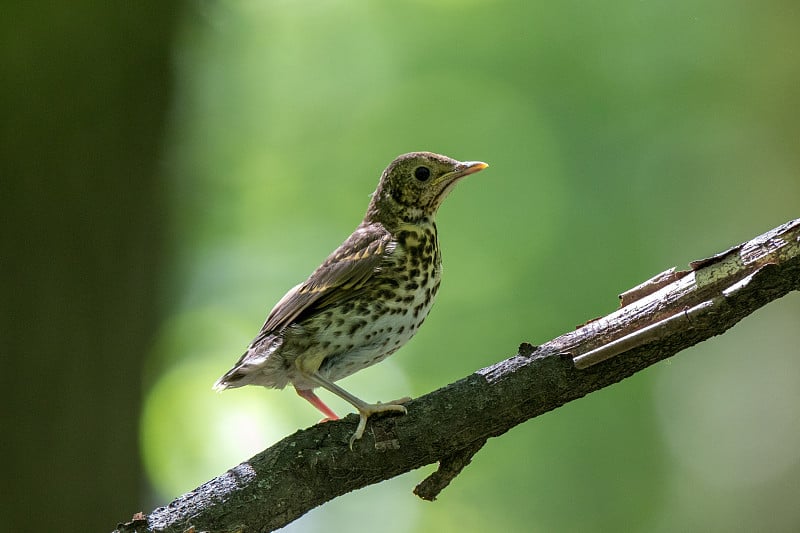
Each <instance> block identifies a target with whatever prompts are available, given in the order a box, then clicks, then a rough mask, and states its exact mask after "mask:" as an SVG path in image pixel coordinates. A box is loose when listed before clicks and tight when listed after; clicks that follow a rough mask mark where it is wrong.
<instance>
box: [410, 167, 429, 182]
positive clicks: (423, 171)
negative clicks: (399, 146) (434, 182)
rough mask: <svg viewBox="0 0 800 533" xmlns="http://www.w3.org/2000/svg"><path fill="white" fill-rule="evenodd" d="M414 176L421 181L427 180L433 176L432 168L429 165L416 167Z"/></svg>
mask: <svg viewBox="0 0 800 533" xmlns="http://www.w3.org/2000/svg"><path fill="white" fill-rule="evenodd" d="M414 177H415V178H417V179H418V180H419V181H427V180H428V178H430V177H431V169H429V168H428V167H417V168H415V169H414Z"/></svg>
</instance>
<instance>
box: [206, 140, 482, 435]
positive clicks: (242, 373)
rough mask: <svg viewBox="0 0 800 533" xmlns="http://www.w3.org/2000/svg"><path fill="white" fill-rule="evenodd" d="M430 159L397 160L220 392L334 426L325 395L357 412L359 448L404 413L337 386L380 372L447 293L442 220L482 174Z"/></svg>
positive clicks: (470, 165) (471, 164) (474, 167)
mask: <svg viewBox="0 0 800 533" xmlns="http://www.w3.org/2000/svg"><path fill="white" fill-rule="evenodd" d="M487 166H488V165H487V164H486V163H482V162H479V161H468V162H459V161H455V160H453V159H450V158H449V157H445V156H442V155H438V154H433V153H430V152H413V153H409V154H404V155H401V156H399V157H398V158H397V159H395V160H394V161H392V163H391V164H390V165H389V166H388V167H387V168H386V170H384V171H383V174H382V175H381V178H380V181H379V183H378V188H377V189H376V190H375V192H374V193H373V195H372V200H371V201H370V204H369V207H368V208H367V213H366V215H365V216H364V220H363V221H362V222H361V224H359V226H358V227H357V228H356V230H355V231H354V232H353V234H352V235H350V237H348V238H347V240H345V241H344V243H342V245H341V246H339V248H337V249H336V250H334V252H333V253H332V254H331V255H330V256H328V258H327V259H326V260H325V262H323V263H322V265H321V266H320V267H319V268H317V269H316V270H315V271H314V272H313V273H312V274H311V276H310V277H309V278H308V279H307V280H306V281H304V282H303V283H300V284H299V285H297V286H296V287H294V288H293V289H291V290H290V291H289V292H288V293H286V295H285V296H284V297H283V298H281V300H280V301H279V302H278V303H277V304H276V305H275V307H274V308H273V309H272V311H271V312H270V314H269V316H268V317H267V320H266V322H265V323H264V326H263V327H262V328H261V332H260V333H259V334H258V336H257V337H256V338H255V339H254V340H253V342H252V343H251V344H250V346H249V347H248V349H247V351H246V352H245V353H244V355H243V356H242V357H241V358H240V359H239V361H238V362H237V363H236V365H234V367H233V368H232V369H231V370H229V371H228V372H227V373H226V374H225V375H224V376H222V377H221V378H220V379H219V380H218V381H217V382H216V384H215V385H214V388H215V389H216V390H224V389H227V388H233V387H241V386H243V385H261V386H264V387H272V388H277V389H282V388H283V387H285V386H286V385H288V384H290V383H291V384H292V385H293V386H294V388H295V389H296V390H297V393H298V394H299V395H300V396H301V397H303V398H305V399H306V400H308V401H309V402H310V403H311V404H312V405H314V407H316V408H317V409H319V410H320V411H321V412H322V413H323V414H324V415H325V417H326V419H329V420H336V419H337V418H338V417H337V416H336V414H335V413H334V412H333V411H332V410H331V409H330V408H329V407H328V406H327V405H325V404H324V403H323V402H322V400H321V399H320V398H319V397H318V396H317V395H316V394H315V393H314V388H316V387H322V388H324V389H327V390H328V391H330V392H332V393H333V394H336V395H337V396H339V397H341V398H343V399H344V400H346V401H348V402H349V403H351V404H352V405H353V407H355V408H356V409H357V410H358V413H359V415H360V420H359V424H358V428H357V429H356V431H355V433H354V434H353V436H352V437H351V439H350V447H351V448H352V446H353V442H354V441H355V440H356V439H360V438H361V436H362V435H363V433H364V429H365V427H366V423H367V419H368V418H369V416H370V415H372V414H375V413H380V412H385V411H394V412H399V413H403V414H405V413H406V408H405V407H404V406H403V405H401V402H403V401H406V400H407V399H403V400H398V401H395V402H390V403H375V404H370V403H366V402H364V401H363V400H360V399H359V398H356V397H355V396H353V395H352V394H350V393H349V392H347V391H346V390H344V389H342V388H341V387H339V386H338V385H336V384H335V383H334V382H335V381H338V380H340V379H342V378H344V377H347V376H349V375H351V374H353V373H354V372H357V371H358V370H361V369H362V368H366V367H368V366H370V365H374V364H375V363H378V362H380V361H382V360H383V359H385V358H386V357H388V356H389V355H391V354H392V353H394V352H395V351H396V350H397V349H398V348H400V347H401V346H402V345H403V344H405V343H406V342H407V341H408V340H409V339H410V338H411V337H412V336H413V335H414V333H416V331H417V329H418V328H419V327H420V325H421V324H422V322H423V320H425V317H426V316H427V314H428V311H429V310H430V308H431V305H432V304H433V300H434V297H435V296H436V292H437V290H438V289H439V280H440V274H441V254H440V252H439V242H438V240H437V233H436V223H435V222H434V217H435V215H436V210H437V209H438V208H439V206H440V205H441V203H442V201H443V200H444V199H445V197H446V196H447V194H448V193H449V192H450V191H451V190H452V189H453V187H454V186H455V184H456V182H458V181H459V180H460V179H461V178H463V177H464V176H467V175H469V174H472V173H474V172H478V171H479V170H483V169H484V168H486V167H487Z"/></svg>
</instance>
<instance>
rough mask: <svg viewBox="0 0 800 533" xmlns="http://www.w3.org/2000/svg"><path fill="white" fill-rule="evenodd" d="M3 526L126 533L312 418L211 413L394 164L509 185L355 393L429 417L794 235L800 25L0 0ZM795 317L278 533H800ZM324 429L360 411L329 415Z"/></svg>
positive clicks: (695, 352)
mask: <svg viewBox="0 0 800 533" xmlns="http://www.w3.org/2000/svg"><path fill="white" fill-rule="evenodd" d="M3 10H4V16H3V17H2V18H1V19H0V24H1V25H2V27H3V31H2V33H1V34H0V35H2V37H0V38H2V46H0V54H1V57H2V69H3V73H4V74H3V76H2V78H3V82H2V84H0V101H2V106H3V108H4V109H3V117H2V119H1V120H0V131H2V139H1V140H2V143H1V144H0V153H2V167H3V170H2V175H0V187H1V188H0V193H1V196H0V198H1V199H2V206H3V224H2V228H1V229H0V231H1V232H2V234H1V235H2V247H3V249H4V252H3V254H2V257H0V268H2V275H1V276H0V278H2V279H1V280H0V282H1V283H2V284H3V294H2V297H0V312H2V330H0V341H1V342H2V357H3V362H4V366H5V367H6V370H5V371H4V372H3V375H2V384H3V389H4V392H5V394H4V401H3V402H2V405H3V428H4V431H3V433H4V436H3V439H2V441H1V442H2V445H0V446H2V447H1V448H0V450H2V453H1V454H0V456H2V458H3V462H4V476H3V484H4V486H5V487H4V489H3V493H4V495H5V497H4V498H2V503H0V509H2V515H1V516H0V523H2V524H4V528H6V527H7V528H8V530H9V531H45V530H47V531H49V530H59V531H89V530H100V531H103V530H110V529H111V528H112V527H113V526H114V525H115V524H116V523H117V522H119V521H124V520H127V519H129V518H130V515H131V514H132V513H134V512H136V511H140V510H143V511H148V510H150V509H151V508H153V507H155V506H157V505H161V504H164V503H166V502H168V501H169V500H171V499H172V498H174V497H176V496H178V495H179V494H182V493H184V492H186V491H188V490H191V489H193V488H194V487H195V486H197V485H198V484H200V483H202V482H203V481H205V480H207V479H209V478H211V477H213V476H215V475H217V474H219V473H221V472H223V471H224V470H226V469H227V468H229V467H231V466H233V465H235V464H237V463H239V462H241V461H244V460H246V459H248V458H249V457H250V456H251V455H253V454H255V453H256V452H258V451H260V450H261V449H263V448H265V447H267V446H269V445H270V444H272V443H274V442H276V441H277V440H279V439H281V438H282V437H283V436H285V435H287V434H289V433H291V432H293V431H295V430H296V429H298V428H302V427H306V426H308V425H311V424H314V423H315V422H317V420H318V419H319V414H318V413H317V412H316V411H315V410H314V409H313V408H311V407H310V406H309V405H307V404H306V403H305V402H304V401H302V400H301V399H299V398H297V397H296V395H294V394H293V393H292V392H291V391H283V392H277V391H266V390H259V389H255V388H254V389H253V390H249V389H240V390H235V391H229V392H226V393H224V394H222V395H218V394H216V393H213V392H212V391H211V384H212V383H213V382H214V380H215V379H216V378H217V377H218V376H219V375H221V374H222V373H223V372H224V371H226V370H227V369H228V368H229V367H230V365H231V364H232V363H233V362H234V361H235V360H236V358H237V357H238V356H239V355H240V354H241V352H242V351H243V349H244V347H245V346H246V344H247V343H248V342H249V341H250V339H251V338H252V337H253V336H254V335H255V333H256V332H257V330H258V329H259V327H260V326H261V324H262V322H263V319H264V317H265V316H266V314H267V312H268V311H269V309H270V308H271V306H272V304H273V303H274V302H276V301H277V300H278V299H279V298H280V297H281V296H282V295H283V293H284V292H285V291H286V290H287V289H288V288H290V287H292V286H293V285H294V284H296V283H297V282H299V281H301V280H302V279H304V278H305V276H307V275H308V274H309V273H310V272H311V270H312V269H313V268H314V267H315V266H316V265H317V264H318V263H319V262H320V261H321V260H322V259H323V258H324V257H325V256H326V255H327V253H328V252H329V251H331V250H332V249H333V248H334V247H335V246H337V245H338V244H339V243H340V242H341V240H342V239H343V238H344V237H345V236H347V235H348V234H349V233H350V231H352V229H353V228H354V227H355V225H356V224H357V223H358V222H359V220H360V218H361V216H362V214H363V211H364V209H365V207H366V204H367V202H368V199H369V193H370V192H372V190H373V189H374V187H375V184H376V182H377V178H378V176H379V173H380V171H381V170H382V169H383V168H384V167H385V166H386V164H388V163H389V162H390V161H391V160H392V159H393V158H394V157H395V156H396V155H398V154H400V153H403V152H407V151H412V150H432V151H436V152H440V153H444V154H447V155H450V156H452V157H455V158H458V159H480V160H484V161H487V162H489V163H490V164H491V167H490V168H489V169H488V170H486V171H485V172H482V173H481V174H478V175H476V176H472V177H470V178H469V179H467V180H465V181H464V182H462V183H461V184H460V185H459V186H458V188H457V189H456V190H455V191H454V192H453V194H452V195H451V196H450V198H449V199H448V201H447V202H446V203H445V205H444V207H443V209H442V210H441V212H440V216H439V219H438V220H439V228H440V239H441V242H442V248H443V254H444V264H445V271H444V281H443V285H442V289H441V292H440V294H439V297H438V302H437V305H436V307H435V308H434V311H433V312H432V314H431V316H430V317H429V319H428V320H427V321H426V325H425V327H424V328H423V329H422V330H421V332H420V333H419V334H418V335H417V337H416V338H415V339H414V340H413V341H412V342H411V343H409V345H408V346H407V347H405V348H404V349H403V350H401V351H400V352H398V353H397V354H396V355H395V356H394V357H392V358H390V359H389V360H388V361H386V362H384V363H382V364H381V365H378V366H376V367H373V368H371V369H368V370H365V371H363V372H361V373H360V374H358V375H355V376H353V377H351V378H349V379H347V380H346V381H344V382H343V384H344V385H345V386H346V387H348V388H349V389H351V390H353V391H354V392H356V393H357V394H358V395H359V396H362V397H364V398H366V399H371V400H378V399H384V400H385V399H390V398H395V397H399V396H403V395H411V396H418V395H421V394H424V393H426V392H429V391H431V390H433V389H435V388H438V387H440V386H443V385H446V384H447V383H450V382H452V381H454V380H456V379H458V378H460V377H463V376H465V375H467V374H469V373H471V372H473V371H474V370H476V369H478V368H481V367H484V366H488V365H490V364H492V363H494V362H496V361H498V360H500V359H502V358H505V357H507V356H509V355H511V354H513V353H514V351H515V347H516V346H517V345H518V344H519V343H520V342H522V341H528V342H531V343H534V344H535V343H540V342H543V341H546V340H549V339H550V338H552V337H554V336H556V335H558V334H561V333H563V332H565V331H568V330H570V329H571V328H573V327H574V326H575V325H577V324H580V323H583V322H585V321H586V320H588V319H591V318H593V317H596V316H600V315H603V314H605V313H608V312H610V311H612V310H613V309H614V308H615V307H616V305H617V304H616V295H617V294H618V293H620V292H622V291H624V290H626V289H628V288H630V287H632V286H634V285H636V284H638V283H640V282H641V281H643V280H645V279H647V278H649V277H651V276H652V275H654V274H656V273H658V272H660V271H662V270H664V269H666V268H668V267H671V266H679V267H683V266H685V265H686V263H687V262H688V261H690V260H693V259H700V258H702V257H706V256H709V255H712V254H714V253H716V252H718V251H721V250H723V249H725V248H726V247H728V246H730V245H733V244H736V243H738V242H740V241H743V240H746V239H748V238H750V237H753V236H755V235H757V234H759V233H762V232H763V231H766V230H768V229H770V228H772V227H774V226H777V225H779V224H780V223H783V222H785V221H786V220H789V219H791V218H796V217H798V216H800V150H798V144H799V141H800V125H798V124H800V110H799V109H798V105H797V102H798V91H800V68H798V66H799V65H800V32H798V30H797V29H798V27H800V5H799V4H798V3H797V2H794V1H791V0H784V1H779V0H769V1H764V2H757V3H756V2H742V1H721V0H717V1H713V0H700V1H697V0H695V1H676V2H653V1H618V2H578V1H565V2H528V1H499V0H497V1H492V0H465V1H455V0H440V1H429V2H423V1H411V2H408V1H403V2H372V3H365V2H347V1H344V0H328V1H323V0H317V1H308V2H288V1H277V0H275V1H267V0H264V1H255V0H251V1H231V2H211V1H202V2H201V1H189V2H184V3H182V4H172V3H161V2H156V1H143V2H136V3H108V4H101V3H92V2H74V3H63V4H57V3H54V4H40V3H27V2H25V3H23V2H10V3H8V4H7V5H5V6H4V8H3ZM798 324H800V298H798V296H797V294H792V295H789V296H787V297H786V298H784V299H783V300H781V301H778V302H774V303H772V304H770V305H769V306H768V307H766V308H765V309H763V310H761V311H759V312H758V313H756V314H755V315H754V316H752V317H749V318H748V319H746V320H745V321H743V322H742V323H741V324H739V325H738V326H736V327H735V328H734V329H733V330H731V331H730V332H728V333H727V334H725V335H724V336H722V337H720V338H717V339H714V340H711V341H709V342H706V343H703V344H702V345H699V346H697V347H695V348H693V349H691V350H688V351H686V352H684V353H682V354H680V355H678V356H677V357H675V358H674V359H673V360H671V361H668V362H665V363H661V364H659V365H657V366H655V367H653V368H650V369H648V370H647V371H645V372H642V373H640V374H637V375H636V376H634V377H633V378H631V379H628V380H626V381H625V382H622V383H620V384H618V385H615V386H613V387H611V388H609V389H606V390H603V391H600V392H598V393H595V394H593V395H591V396H590V397H587V398H585V399H582V400H580V401H578V402H574V403H571V404H569V405H567V406H564V407H563V408H561V409H558V410H557V411H555V412H552V413H549V414H547V415H546V416H543V417H541V418H538V419H536V420H533V421H530V422H529V423H526V424H524V425H522V426H520V427H517V428H515V429H514V430H513V431H511V432H509V433H508V434H506V435H504V436H502V437H500V438H497V439H492V440H491V441H490V442H489V443H488V444H487V446H486V447H485V448H484V449H483V450H482V451H481V452H480V453H479V454H478V455H477V456H476V458H475V459H474V462H473V464H472V465H470V466H469V467H468V468H467V469H466V470H465V471H464V472H463V473H462V474H461V475H460V476H459V477H458V478H457V479H456V481H455V482H454V483H453V484H452V485H451V486H450V487H448V488H447V489H446V491H445V492H443V493H442V495H441V497H440V499H439V500H438V501H437V502H436V503H432V504H431V503H426V502H422V501H420V500H418V499H417V498H415V497H414V496H412V495H411V492H410V491H411V489H412V488H413V486H414V485H415V484H416V483H417V482H418V481H419V480H421V479H422V478H423V477H425V475H426V474H427V473H428V472H429V471H430V470H431V469H432V468H433V467H432V466H430V467H428V468H426V469H424V470H425V471H419V472H412V473H409V474H406V475H404V476H402V477H400V478H397V479H394V480H391V481H389V482H386V483H383V484H381V485H378V486H374V487H370V488H367V489H364V490H361V491H358V492H355V493H352V494H349V495H347V496H345V497H343V498H339V499H338V500H336V501H334V502H331V503H329V504H327V505H325V506H323V507H321V508H319V509H316V510H314V511H312V512H311V513H309V514H308V515H306V516H304V517H303V518H302V519H300V520H299V521H297V522H295V523H294V524H292V525H291V526H289V527H288V528H286V530H287V531H298V532H300V531H302V532H315V531H344V530H347V531H352V532H358V531H379V532H397V533H404V532H417V531H487V530H497V529H500V528H502V529H503V530H508V531H655V532H670V531H753V530H761V531H796V530H797V527H798V524H800V507H799V506H798V505H797V501H798V499H800V411H799V409H800V359H798V357H797V355H798V345H800V328H798ZM322 394H323V395H324V396H325V399H326V401H327V400H328V399H330V404H331V405H332V406H333V407H334V409H336V410H338V411H340V412H342V413H346V412H348V410H349V407H348V406H347V405H346V404H343V403H342V402H340V401H338V400H337V399H335V398H329V396H328V395H325V393H324V392H323V393H322Z"/></svg>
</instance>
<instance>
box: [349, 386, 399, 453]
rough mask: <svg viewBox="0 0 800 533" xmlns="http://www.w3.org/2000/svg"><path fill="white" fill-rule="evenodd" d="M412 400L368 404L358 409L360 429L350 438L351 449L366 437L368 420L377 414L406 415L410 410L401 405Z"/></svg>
mask: <svg viewBox="0 0 800 533" xmlns="http://www.w3.org/2000/svg"><path fill="white" fill-rule="evenodd" d="M409 400H411V398H401V399H399V400H396V401H393V402H388V403H380V402H378V403H367V404H364V405H361V406H360V407H359V408H358V416H359V420H358V427H357V428H356V431H355V433H353V436H352V437H350V449H351V450H352V449H353V443H354V442H355V441H357V440H358V439H360V438H361V437H362V436H363V435H364V430H365V429H366V428H367V419H368V418H369V417H370V416H372V415H374V414H376V413H387V412H394V413H400V414H403V415H404V414H406V413H407V412H408V410H407V409H406V408H405V407H404V406H403V405H400V404H402V403H405V402H407V401H409Z"/></svg>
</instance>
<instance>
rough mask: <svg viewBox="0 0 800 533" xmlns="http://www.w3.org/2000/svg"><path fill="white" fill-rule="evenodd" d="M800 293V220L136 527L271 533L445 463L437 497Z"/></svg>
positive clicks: (321, 427) (426, 487) (325, 432)
mask: <svg viewBox="0 0 800 533" xmlns="http://www.w3.org/2000/svg"><path fill="white" fill-rule="evenodd" d="M798 289H800V219H797V220H794V221H791V222H788V223H786V224H784V225H782V226H780V227H778V228H775V229H773V230H772V231H769V232H767V233H765V234H764V235H761V236H759V237H756V238H755V239H753V240H751V241H748V242H746V243H742V244H740V245H738V246H736V247H734V248H731V249H729V250H727V251H725V252H722V253H720V254H717V255H715V256H713V257H711V258H708V259H704V260H701V261H695V262H693V263H692V264H691V265H690V269H689V270H685V271H676V270H674V269H671V270H668V271H666V272H664V273H662V274H659V275H658V276H656V277H654V278H652V279H651V280H649V281H647V282H645V283H643V284H641V285H639V286H637V287H635V288H634V289H631V290H630V291H627V292H626V293H624V294H623V295H621V296H620V298H621V301H622V302H621V303H622V306H621V307H620V309H619V310H617V311H615V312H614V313H611V314H610V315H608V316H606V317H603V318H600V319H598V320H594V321H592V322H589V323H587V324H585V325H584V326H582V327H580V328H578V329H577V330H575V331H572V332H569V333H566V334H564V335H562V336H560V337H558V338H556V339H553V340H551V341H550V342H548V343H546V344H543V345H541V346H538V347H534V346H532V345H530V344H527V343H523V344H522V345H521V346H520V347H519V349H518V350H517V353H516V354H515V355H513V356H512V357H510V358H509V359H506V360H504V361H501V362H499V363H497V364H495V365H493V366H491V367H488V368H484V369H481V370H478V371H476V372H475V373H473V374H471V375H469V376H467V377H465V378H463V379H461V380H459V381H457V382H455V383H452V384H450V385H448V386H446V387H443V388H441V389H439V390H436V391H434V392H431V393H429V394H426V395H425V396H422V397H420V398H417V399H415V400H413V401H411V402H409V403H408V404H406V406H407V407H408V414H407V415H406V416H374V417H373V418H370V421H369V424H368V426H367V432H366V433H365V434H364V438H363V439H362V440H361V441H358V442H357V443H356V445H355V451H351V450H350V448H349V447H348V439H349V437H350V435H351V434H352V432H353V429H354V427H355V424H356V423H357V421H358V417H357V416H356V415H350V416H348V417H346V418H345V419H343V420H340V421H337V422H328V423H324V424H318V425H316V426H313V427H311V428H308V429H305V430H301V431H298V432H296V433H295V434H293V435H290V436H288V437H286V438H285V439H283V440H282V441H280V442H278V443H277V444H275V445H274V446H272V447H270V448H268V449H266V450H264V451H263V452H261V453H259V454H258V455H256V456H254V457H252V458H251V459H250V460H248V461H245V462H244V463H242V464H240V465H238V466H236V467H234V468H232V469H231V470H229V471H228V472H226V473H224V474H222V475H221V476H219V477H217V478H215V479H212V480H211V481H208V482H207V483H205V484H203V485H202V486H200V487H198V488H197V489H195V490H194V491H192V492H190V493H188V494H184V495H183V496H180V497H179V498H177V499H176V500H175V501H173V502H172V503H170V504H169V505H167V506H166V507H161V508H158V509H156V510H154V511H153V512H152V513H150V514H149V515H147V516H145V515H142V514H137V515H136V516H134V519H133V520H131V521H130V522H127V523H125V524H120V525H119V526H118V529H117V530H116V531H118V532H120V533H123V532H134V531H135V532H138V533H143V532H162V531H163V532H175V533H179V532H185V531H197V532H198V533H199V532H201V531H213V532H218V531H219V532H222V531H224V532H231V531H271V530H274V529H277V528H280V527H282V526H285V525H286V524H288V523H290V522H292V521H293V520H295V519H297V518H298V517H300V516H302V515H303V514H305V513H306V512H308V511H309V510H311V509H313V508H314V507H317V506H318V505H321V504H323V503H325V502H327V501H329V500H332V499H334V498H336V497H337V496H340V495H342V494H345V493H347V492H350V491H352V490H356V489H359V488H361V487H365V486H367V485H371V484H373V483H378V482H380V481H383V480H385V479H389V478H392V477H394V476H397V475H399V474H402V473H405V472H408V471H411V470H414V469H416V468H419V467H421V466H424V465H427V464H431V463H435V462H439V470H437V471H436V472H435V473H434V474H432V475H431V476H429V478H428V479H426V480H425V481H423V482H422V483H420V485H418V487H417V488H416V489H415V492H416V493H417V494H418V495H419V496H420V497H422V498H425V499H428V500H433V499H435V498H436V496H437V494H438V493H439V492H440V491H441V490H442V489H443V488H444V487H446V486H447V484H448V483H450V481H452V479H453V478H455V476H457V475H458V473H459V472H461V470H462V468H464V466H466V465H467V464H468V463H469V462H470V460H472V458H473V456H474V455H475V454H476V453H477V452H478V451H479V450H480V448H481V447H482V446H483V444H484V443H485V442H486V440H487V439H488V438H491V437H496V436H498V435H502V434H503V433H505V432H506V431H508V430H509V429H511V428H512V427H514V426H516V425H518V424H521V423H522V422H525V421H526V420H529V419H530V418H533V417H535V416H538V415H540V414H542V413H545V412H547V411H550V410H552V409H555V408H557V407H559V406H561V405H563V404H565V403H567V402H569V401H572V400H575V399H577V398H580V397H582V396H585V395H586V394H589V393H591V392H594V391H596V390H599V389H601V388H603V387H606V386H608V385H611V384H613V383H616V382H618V381H620V380H622V379H624V378H626V377H628V376H631V375H632V374H634V373H636V372H638V371H640V370H642V369H644V368H646V367H648V366H650V365H652V364H654V363H656V362H658V361H661V360H663V359H666V358H668V357H671V356H673V355H675V354H676V353H678V352H680V351H681V350H684V349H686V348H688V347H690V346H693V345H695V344H697V343H699V342H701V341H704V340H706V339H708V338H710V337H713V336H715V335H719V334H721V333H724V332H725V331H726V330H728V329H729V328H730V327H732V326H733V325H734V324H736V323H737V322H738V321H739V320H741V319H742V318H744V317H745V316H747V315H749V314H750V313H752V312H753V311H755V310H756V309H758V308H759V307H762V306H763V305H765V304H767V303H768V302H770V301H772V300H775V299H777V298H780V297H781V296H783V295H785V294H787V293H788V292H790V291H793V290H798Z"/></svg>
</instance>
